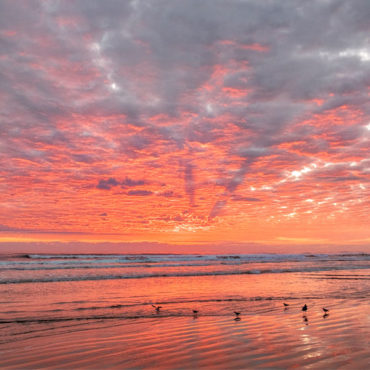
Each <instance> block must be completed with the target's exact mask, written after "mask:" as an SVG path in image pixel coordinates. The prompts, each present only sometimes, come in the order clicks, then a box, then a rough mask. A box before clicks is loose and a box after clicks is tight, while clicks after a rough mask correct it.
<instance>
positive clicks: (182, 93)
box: [0, 0, 370, 252]
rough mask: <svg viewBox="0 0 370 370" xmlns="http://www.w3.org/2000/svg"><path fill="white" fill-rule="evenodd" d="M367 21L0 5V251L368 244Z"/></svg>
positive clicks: (252, 9) (288, 6)
mask: <svg viewBox="0 0 370 370" xmlns="http://www.w3.org/2000/svg"><path fill="white" fill-rule="evenodd" d="M369 19H370V2H369V1H368V0H351V1H346V0H311V1H303V0H302V1H300V0H294V1H293V0H284V1H282V0H266V1H260V0H228V1H226V0H222V1H221V0H202V1H199V0H186V1H182V0H146V1H144V0H132V1H112V0H105V1H95V0H84V1H82V0H76V1H57V0H40V1H36V0H29V1H21V0H15V1H14V0H1V1H0V86H1V87H0V97H1V99H0V112H1V113H0V114H1V118H0V249H1V248H5V249H6V248H7V250H12V249H13V248H14V250H21V249H22V248H26V247H25V246H27V245H29V246H31V245H32V246H35V245H38V246H41V245H43V246H44V247H43V248H44V249H42V248H41V249H42V250H49V251H53V252H58V251H60V250H61V248H62V247H61V246H66V245H67V246H69V248H70V249H69V250H75V251H78V250H79V247H78V246H81V245H95V250H97V251H99V250H106V248H108V250H111V251H112V252H114V251H115V250H120V249H119V248H123V247H122V246H123V245H124V246H130V248H131V249H130V250H133V251H135V250H140V248H138V246H140V245H141V246H143V245H146V246H155V245H161V246H162V247H163V246H164V247H163V248H162V250H164V251H168V252H176V251H179V250H181V251H183V250H184V248H185V249H186V248H187V246H188V247H189V248H191V247H192V246H198V247H199V248H200V250H202V245H203V246H204V248H205V249H206V248H207V246H208V247H209V246H212V245H219V246H220V248H221V249H222V248H226V249H225V250H228V247H227V246H230V245H239V246H243V247H241V249H240V250H244V251H246V252H248V251H249V250H253V251H261V252H263V251H266V250H270V249H271V248H270V247H271V246H279V248H283V249H284V248H285V249H284V250H285V251H288V252H294V251H297V250H301V248H306V249H308V250H310V248H311V249H315V248H319V249H320V250H321V251H325V250H328V251H339V250H364V251H366V250H367V251H369V250H370V227H369V216H368V215H369V214H370V183H369V180H370V171H369V167H370V166H369V165H370V157H369V153H370V22H369ZM73 245H74V246H75V247H73ZM248 245H249V246H253V248H250V249H248ZM45 246H46V247H45ZM107 246H108V247H107ZM267 246H268V247H267ZM302 246H303V247H302ZM109 248H110V249H109ZM135 248H138V249H135ZM269 248H270V249H269ZM36 249H37V248H36ZM62 249H63V248H62ZM149 249H150V248H149ZM189 250H190V249H189ZM279 250H280V249H279Z"/></svg>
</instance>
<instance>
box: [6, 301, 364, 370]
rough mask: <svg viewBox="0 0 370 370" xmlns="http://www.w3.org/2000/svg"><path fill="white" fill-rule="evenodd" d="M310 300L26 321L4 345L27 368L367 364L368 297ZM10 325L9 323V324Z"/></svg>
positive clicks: (11, 361) (12, 362)
mask: <svg viewBox="0 0 370 370" xmlns="http://www.w3.org/2000/svg"><path fill="white" fill-rule="evenodd" d="M325 303H326V304H328V306H329V307H330V311H329V315H327V316H324V315H323V311H322V308H321V305H322V301H320V300H316V301H309V302H308V307H309V308H308V311H307V312H306V313H303V312H302V311H301V304H300V302H289V304H290V305H289V307H288V308H287V309H284V307H283V305H282V303H281V302H276V303H275V305H274V308H273V309H272V310H268V312H265V313H263V312H262V313H258V314H254V313H253V312H242V313H241V319H240V320H239V321H237V320H235V319H234V314H233V313H232V312H230V315H226V314H223V315H220V316H218V315H208V316H203V315H202V313H201V312H199V314H198V316H197V317H194V316H192V315H191V314H190V312H189V316H180V317H176V316H173V314H172V312H171V307H165V308H163V309H162V311H161V312H160V313H159V314H154V313H153V314H152V316H148V317H147V318H139V319H134V318H133V319H125V320H119V319H112V320H108V321H107V320H105V321H99V320H95V321H94V322H89V321H84V320H81V321H79V322H77V323H76V322H73V323H69V322H59V323H54V324H53V325H50V326H49V327H48V326H46V327H43V329H42V330H39V331H32V333H30V335H29V337H27V333H25V332H26V327H25V328H24V329H25V330H24V332H23V333H18V334H20V335H21V336H22V339H21V340H18V338H17V335H14V337H13V338H12V339H10V340H9V341H8V342H7V343H2V344H1V346H0V355H1V356H0V358H1V359H0V366H1V367H2V368H22V369H40V368H55V369H72V368H74V369H76V368H91V369H99V368H125V369H132V368H136V369H196V368H211V369H213V368H217V369H242V368H243V369H245V368H248V369H252V368H274V369H288V368H310V369H311V368H314V369H329V368H331V369H334V368H335V369H338V368H341V369H365V368H367V367H368V365H369V363H370V352H369V338H370V326H369V313H368V304H367V301H366V300H365V299H363V300H361V299H357V300H355V301H353V302H350V301H348V300H347V301H344V300H331V301H326V302H325ZM2 325H5V324H2Z"/></svg>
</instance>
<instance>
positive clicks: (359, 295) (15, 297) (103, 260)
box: [0, 254, 370, 364]
mask: <svg viewBox="0 0 370 370" xmlns="http://www.w3.org/2000/svg"><path fill="white" fill-rule="evenodd" d="M369 297H370V254H253V255H251V254H235V255H221V254H220V255H201V254H199V255H198V254H194V255H188V254H140V255H135V254H130V255H115V254H111V255H98V254H96V255H85V254H83V255H82V254H81V255H79V254H63V255H58V254H27V255H2V256H1V258H0V334H1V335H0V354H1V349H2V346H5V347H6V348H9V345H10V344H12V343H14V344H17V343H21V342H22V341H25V340H33V338H38V339H39V338H47V337H48V336H50V335H55V334H56V333H59V334H60V333H72V332H76V331H81V332H83V331H84V330H88V329H89V328H91V327H95V326H96V325H98V326H99V325H113V324H114V325H121V324H123V323H125V322H126V323H127V322H132V321H133V320H141V319H153V320H164V319H166V318H174V317H183V318H189V319H194V316H195V315H194V313H193V310H196V311H198V314H197V315H196V317H197V319H198V320H200V319H201V318H202V317H204V318H208V320H213V319H229V318H230V319H234V317H235V314H234V312H235V311H237V312H241V317H243V318H245V317H252V316H254V315H262V316H263V315H265V316H266V315H274V316H277V315H280V314H281V313H282V312H283V310H286V307H285V308H284V306H283V303H287V304H288V305H289V306H287V307H289V310H290V312H291V313H292V312H296V313H297V314H298V313H299V312H301V307H302V306H303V304H307V305H308V307H309V312H314V313H315V315H316V317H317V318H318V319H320V317H321V316H319V315H324V312H323V311H322V308H323V307H327V308H328V309H329V310H331V311H330V312H332V311H333V310H334V311H335V309H336V308H340V307H341V306H343V304H345V303H346V302H351V306H356V304H357V303H356V302H358V304H359V305H361V306H362V307H366V305H367V304H368V300H369ZM153 306H155V307H157V306H160V307H161V308H160V309H159V310H156V309H155V307H153ZM300 321H301V320H300ZM366 325H367V328H368V329H369V327H368V324H366V323H365V327H366ZM368 329H367V330H368ZM5 347H4V348H5ZM0 364H1V360H0Z"/></svg>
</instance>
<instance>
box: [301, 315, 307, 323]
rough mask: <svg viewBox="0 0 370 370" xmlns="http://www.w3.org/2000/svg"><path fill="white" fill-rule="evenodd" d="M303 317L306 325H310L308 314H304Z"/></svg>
mask: <svg viewBox="0 0 370 370" xmlns="http://www.w3.org/2000/svg"><path fill="white" fill-rule="evenodd" d="M302 317H303V322H304V323H305V324H306V325H308V318H307V316H306V315H303V316H302Z"/></svg>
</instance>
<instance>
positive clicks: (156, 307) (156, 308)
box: [152, 304, 162, 313]
mask: <svg viewBox="0 0 370 370" xmlns="http://www.w3.org/2000/svg"><path fill="white" fill-rule="evenodd" d="M152 307H154V308H155V310H156V311H157V313H159V310H160V309H161V308H162V306H155V305H154V304H152Z"/></svg>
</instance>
